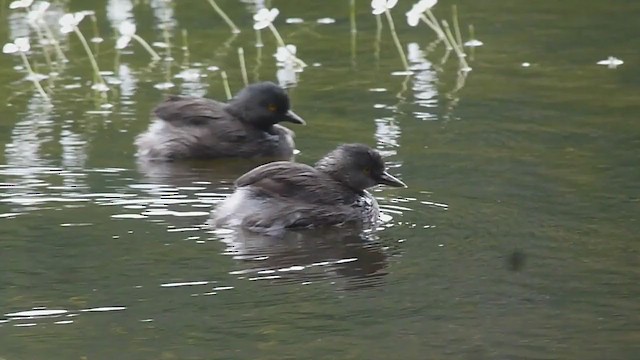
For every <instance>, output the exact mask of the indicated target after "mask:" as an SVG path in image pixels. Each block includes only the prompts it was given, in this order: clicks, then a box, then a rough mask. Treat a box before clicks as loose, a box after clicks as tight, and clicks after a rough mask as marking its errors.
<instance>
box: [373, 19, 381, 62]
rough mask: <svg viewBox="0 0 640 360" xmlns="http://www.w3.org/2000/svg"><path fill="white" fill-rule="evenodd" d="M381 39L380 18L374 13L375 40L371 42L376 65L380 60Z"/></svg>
mask: <svg viewBox="0 0 640 360" xmlns="http://www.w3.org/2000/svg"><path fill="white" fill-rule="evenodd" d="M381 39H382V19H380V15H376V40H375V42H374V43H373V57H374V58H375V59H376V67H377V66H378V64H379V62H380V40H381Z"/></svg>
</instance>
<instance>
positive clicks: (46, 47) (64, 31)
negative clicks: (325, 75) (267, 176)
mask: <svg viewBox="0 0 640 360" xmlns="http://www.w3.org/2000/svg"><path fill="white" fill-rule="evenodd" d="M356 1H357V0H352V1H351V3H350V4H349V7H348V8H347V9H348V11H350V16H349V18H350V24H351V32H352V51H353V46H354V44H353V42H354V41H355V34H356V33H357V28H356V14H355V11H356V10H355V9H356V6H355V5H356ZM207 2H208V3H209V4H210V5H211V6H212V7H213V9H214V10H215V12H216V13H217V14H218V15H219V17H220V18H221V19H222V20H223V21H224V22H225V23H226V24H228V26H229V28H230V31H231V33H232V34H233V36H235V34H237V33H239V32H240V31H241V30H240V29H239V28H238V27H237V26H236V25H235V23H234V22H233V20H231V19H230V17H229V16H228V15H227V14H226V13H225V12H224V11H223V9H222V8H221V7H220V6H219V5H218V4H217V3H216V2H215V1H214V0H207ZM166 3H167V4H170V3H171V2H170V1H168V0H166ZM397 4H398V1H397V0H372V1H371V9H372V10H371V12H372V13H373V14H374V15H375V16H376V23H377V27H378V30H377V33H378V37H377V38H378V42H379V41H380V36H381V31H382V27H383V26H384V25H383V21H382V19H381V18H380V17H381V15H382V14H384V18H385V19H386V24H387V26H388V27H389V31H390V34H391V38H392V40H393V43H394V45H395V47H396V50H397V52H398V54H399V57H400V60H401V63H402V70H401V71H395V72H394V73H393V74H394V75H407V76H410V75H412V74H413V70H412V69H411V66H410V64H409V60H408V59H407V55H406V54H405V50H404V45H403V43H402V40H401V38H400V36H399V35H398V31H397V25H396V23H395V22H394V18H393V15H392V12H393V11H394V10H395V9H396V5H397ZM436 5H437V0H420V1H418V2H417V3H415V4H414V5H413V6H412V8H411V9H410V10H409V11H408V12H406V14H405V15H406V23H407V25H408V26H409V27H410V28H411V27H417V26H418V25H419V23H420V22H423V23H424V24H426V25H427V28H428V29H430V30H431V31H432V32H433V33H434V34H435V36H436V40H435V42H434V43H431V44H430V45H429V50H433V48H434V47H435V46H437V45H438V44H439V43H442V44H444V47H445V55H444V56H443V59H442V61H441V63H444V62H446V61H447V59H448V57H449V53H450V52H451V51H453V52H454V53H455V55H456V56H457V58H458V62H459V67H458V69H459V76H461V77H462V80H461V81H459V82H460V83H464V77H465V76H466V73H467V72H469V71H470V70H471V67H470V66H469V64H468V62H467V60H466V57H467V54H466V53H465V51H464V48H465V47H474V46H480V45H482V43H481V42H480V41H479V40H477V39H474V38H473V34H470V35H471V38H470V39H469V41H467V42H464V43H463V40H462V35H461V31H460V27H459V21H458V18H457V10H456V8H455V6H454V7H453V11H452V14H453V18H452V21H451V22H452V24H453V30H452V29H451V27H450V26H449V22H447V21H446V20H439V19H438V18H437V17H436V16H435V15H434V13H433V11H432V9H433V7H434V6H436ZM9 8H10V9H11V11H18V12H23V13H24V16H22V19H23V20H22V21H24V22H25V23H26V24H27V26H28V27H29V28H30V29H32V30H33V33H34V34H35V36H36V37H37V41H36V42H35V43H34V44H33V46H31V44H30V37H29V36H27V37H25V36H21V37H18V38H16V39H13V41H10V42H7V43H6V44H5V46H4V48H3V52H4V53H5V54H18V55H20V58H21V60H22V62H23V66H24V69H25V70H26V72H27V74H28V76H27V79H28V80H29V81H31V82H32V83H33V85H34V87H35V88H36V91H37V92H38V94H39V95H40V96H41V97H42V98H43V99H45V100H46V101H47V102H49V101H50V98H51V96H52V94H54V93H56V92H60V91H63V90H64V89H63V88H58V87H56V85H55V83H54V82H53V81H48V82H47V83H45V84H44V85H43V84H41V81H43V80H46V79H51V78H56V77H58V76H60V74H61V73H62V72H64V70H65V64H67V63H68V61H69V60H68V58H69V54H68V53H67V54H65V51H64V50H63V49H64V48H65V46H61V44H64V43H66V42H69V41H72V39H70V38H69V37H68V36H67V35H68V34H71V33H73V34H75V35H76V38H77V39H78V41H79V42H80V44H81V45H82V48H83V49H84V51H85V53H86V55H87V58H88V60H89V63H90V65H91V68H92V70H93V75H92V78H91V82H90V83H91V85H90V88H91V89H92V90H93V91H95V93H96V94H99V96H98V98H99V99H101V107H102V108H103V109H108V108H109V107H110V104H109V103H108V102H109V96H108V94H109V92H110V90H111V88H110V86H111V85H115V84H118V83H119V82H120V81H119V80H118V79H115V78H113V77H111V78H108V76H109V75H111V74H112V72H109V71H102V70H101V69H100V67H99V63H98V59H97V57H98V56H97V55H96V54H95V53H94V52H95V51H93V50H92V46H91V43H95V44H98V43H101V42H103V40H104V39H103V37H101V34H99V31H98V26H97V22H98V19H97V18H96V15H95V12H94V11H91V10H84V11H79V12H72V13H65V12H64V10H63V9H64V4H63V3H56V2H54V3H49V2H47V1H38V2H35V3H34V1H33V0H16V1H13V2H12V3H11V4H10V5H9ZM279 15H280V10H279V9H277V8H275V7H272V8H265V7H262V8H260V6H259V5H257V6H256V11H255V13H254V14H247V16H251V17H252V19H253V29H254V30H255V34H256V39H255V43H254V44H253V46H255V47H256V48H258V49H259V51H261V50H260V49H261V48H262V47H263V46H264V43H263V41H262V36H261V31H262V30H263V29H269V31H270V33H271V34H272V35H273V37H274V39H275V41H276V44H277V48H276V51H275V53H274V54H273V58H274V59H275V61H276V63H275V64H276V66H277V67H278V72H277V77H278V79H279V81H280V84H281V85H282V86H285V87H288V86H295V85H296V83H297V81H298V76H299V75H298V74H299V73H301V72H303V70H304V68H305V67H307V66H308V65H307V63H306V62H304V61H303V60H302V59H301V58H300V57H299V55H298V51H297V50H298V48H297V46H296V45H295V44H292V43H287V42H285V40H284V38H283V36H282V35H281V33H280V32H279V31H278V29H277V28H276V26H275V24H274V22H275V21H276V19H277V18H278V16H279ZM127 16H128V18H124V19H120V20H119V21H118V22H117V23H113V24H112V25H113V26H114V27H115V30H116V31H117V34H118V35H119V36H117V37H115V38H114V39H113V40H114V42H113V43H111V42H110V41H107V44H108V45H107V46H108V47H109V45H110V46H111V48H112V49H113V50H114V51H116V53H119V52H121V51H123V50H124V49H126V48H127V47H128V46H129V45H130V43H131V41H132V40H135V41H136V42H137V43H139V44H140V45H141V46H142V47H143V48H144V49H145V50H146V51H147V52H148V53H149V55H150V58H151V62H150V66H156V65H155V63H156V62H157V61H160V60H162V61H163V62H164V63H166V64H167V65H165V66H164V67H165V69H169V68H170V67H169V64H170V63H171V62H173V61H174V57H173V56H172V54H171V48H172V47H173V45H172V44H171V40H170V39H171V38H172V37H173V36H174V35H173V34H172V33H171V31H173V29H169V28H166V27H161V29H162V31H163V35H162V36H163V38H164V40H165V41H164V42H154V43H152V44H149V42H147V41H146V40H144V39H143V38H142V37H141V36H140V35H138V34H137V33H136V30H137V29H136V25H135V23H134V19H133V13H129V14H128V15H127ZM86 17H89V18H91V20H92V22H93V36H92V37H90V38H88V37H87V36H86V35H85V33H83V30H82V29H81V23H82V21H83V20H84V19H85V18H86ZM301 22H303V20H302V19H297V18H290V19H287V23H301ZM317 22H318V23H319V24H331V23H334V22H335V20H333V19H331V18H322V19H319V20H318V21H317ZM53 25H57V27H56V26H53ZM469 28H470V31H473V27H472V26H469ZM180 30H181V32H182V37H183V42H184V44H183V46H182V50H183V52H184V55H185V59H188V55H189V49H188V43H187V32H188V29H186V28H185V29H180ZM416 31H421V29H419V28H417V29H416ZM85 32H86V30H85ZM376 46H377V49H376V53H378V54H379V50H380V49H379V44H378V45H376ZM245 47H246V45H245ZM34 48H35V49H34ZM154 48H158V49H165V53H164V54H162V55H161V54H159V53H158V52H157V51H156V50H155V49H154ZM34 50H35V51H34ZM260 53H261V52H260ZM52 54H55V55H52ZM39 57H44V60H45V63H46V64H47V65H46V70H45V71H44V72H45V73H44V74H39V73H37V72H36V71H34V68H33V67H32V66H31V63H30V59H32V58H35V59H36V60H35V61H38V62H39V61H40V59H39ZM118 58H119V57H116V62H117V61H118ZM238 63H239V66H240V68H241V74H242V80H243V83H244V84H247V83H248V82H249V80H248V74H247V69H246V62H245V59H244V49H243V47H242V46H240V47H238ZM314 66H319V64H315V65H314ZM39 70H41V71H42V70H43V68H42V67H40V68H39ZM208 70H210V71H217V70H220V76H221V78H222V81H223V86H224V89H225V93H226V94H227V96H230V94H231V89H230V87H229V83H228V80H227V72H225V71H224V70H223V69H220V68H218V67H209V68H208ZM227 70H228V69H227ZM105 75H106V76H107V78H105ZM198 76H200V73H199V72H198V71H197V70H194V69H185V70H184V71H183V72H181V73H180V74H178V75H176V77H182V78H184V79H187V78H192V77H198ZM173 86H174V84H173V83H172V81H171V77H170V75H168V76H167V78H166V81H165V82H162V83H159V84H156V85H155V87H156V88H157V89H161V90H162V89H169V88H171V87H173Z"/></svg>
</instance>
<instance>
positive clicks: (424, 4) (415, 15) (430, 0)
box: [407, 0, 438, 26]
mask: <svg viewBox="0 0 640 360" xmlns="http://www.w3.org/2000/svg"><path fill="white" fill-rule="evenodd" d="M437 3H438V0H420V1H418V2H417V3H415V4H413V7H412V8H411V10H409V11H407V24H409V26H416V25H418V21H419V20H420V17H421V16H422V14H423V13H424V12H425V11H427V10H429V9H431V8H432V7H433V6H434V5H435V4H437Z"/></svg>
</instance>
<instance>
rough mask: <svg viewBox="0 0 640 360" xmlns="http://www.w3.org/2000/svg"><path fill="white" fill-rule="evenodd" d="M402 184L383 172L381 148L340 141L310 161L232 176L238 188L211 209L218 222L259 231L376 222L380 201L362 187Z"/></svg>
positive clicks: (275, 164) (284, 163) (281, 163)
mask: <svg viewBox="0 0 640 360" xmlns="http://www.w3.org/2000/svg"><path fill="white" fill-rule="evenodd" d="M378 184H384V185H388V186H393V187H406V185H405V184H404V183H403V182H402V181H400V180H399V179H397V178H395V177H394V176H392V175H391V174H389V173H388V172H386V171H385V164H384V161H383V160H382V156H381V155H380V153H379V152H378V151H376V150H374V149H372V148H370V147H369V146H367V145H363V144H343V145H340V146H338V147H337V148H336V149H335V150H333V151H331V152H330V153H328V154H327V155H325V156H324V157H323V158H322V159H320V160H319V161H318V162H317V163H316V164H315V165H314V166H309V165H305V164H300V163H294V162H290V161H276V162H272V163H268V164H265V165H261V166H258V167H257V168H254V169H253V170H250V171H249V172H247V173H246V174H244V175H242V176H240V177H239V178H238V179H237V180H236V181H235V186H236V189H235V191H234V193H233V194H231V195H230V196H229V197H227V198H226V199H225V200H224V201H223V202H222V203H221V204H220V205H219V206H218V207H217V209H216V210H215V213H214V215H213V223H214V224H215V225H217V226H225V225H229V226H241V227H243V228H247V229H250V230H252V231H257V232H265V233H277V232H279V231H282V230H284V229H295V228H306V227H321V226H330V225H339V224H347V223H353V224H359V225H374V224H376V223H377V222H378V220H379V209H378V203H377V202H376V200H375V199H374V197H373V196H372V195H371V194H370V193H369V192H367V191H366V189H367V188H370V187H372V186H375V185H378Z"/></svg>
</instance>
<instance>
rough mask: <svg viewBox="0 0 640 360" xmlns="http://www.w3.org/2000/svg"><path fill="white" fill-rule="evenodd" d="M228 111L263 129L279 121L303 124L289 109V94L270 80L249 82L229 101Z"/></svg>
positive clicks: (267, 128)
mask: <svg viewBox="0 0 640 360" xmlns="http://www.w3.org/2000/svg"><path fill="white" fill-rule="evenodd" d="M227 109H228V111H229V112H231V113H232V114H233V115H235V116H238V117H239V118H241V119H242V120H243V121H245V122H247V123H250V124H252V125H254V126H256V127H258V128H260V129H263V130H265V131H267V130H269V129H270V128H271V126H273V125H274V124H277V123H279V122H281V121H287V122H291V123H294V124H301V125H304V124H305V122H304V120H303V119H302V118H301V117H300V116H298V115H296V114H295V113H294V112H293V111H291V104H290V102H289V95H287V92H286V91H284V89H282V88H281V87H280V86H278V85H276V84H274V83H272V82H260V83H255V84H251V85H249V86H247V87H245V88H244V89H242V90H240V92H239V93H238V94H236V96H235V97H234V98H233V99H231V100H230V101H229V104H228V107H227Z"/></svg>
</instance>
